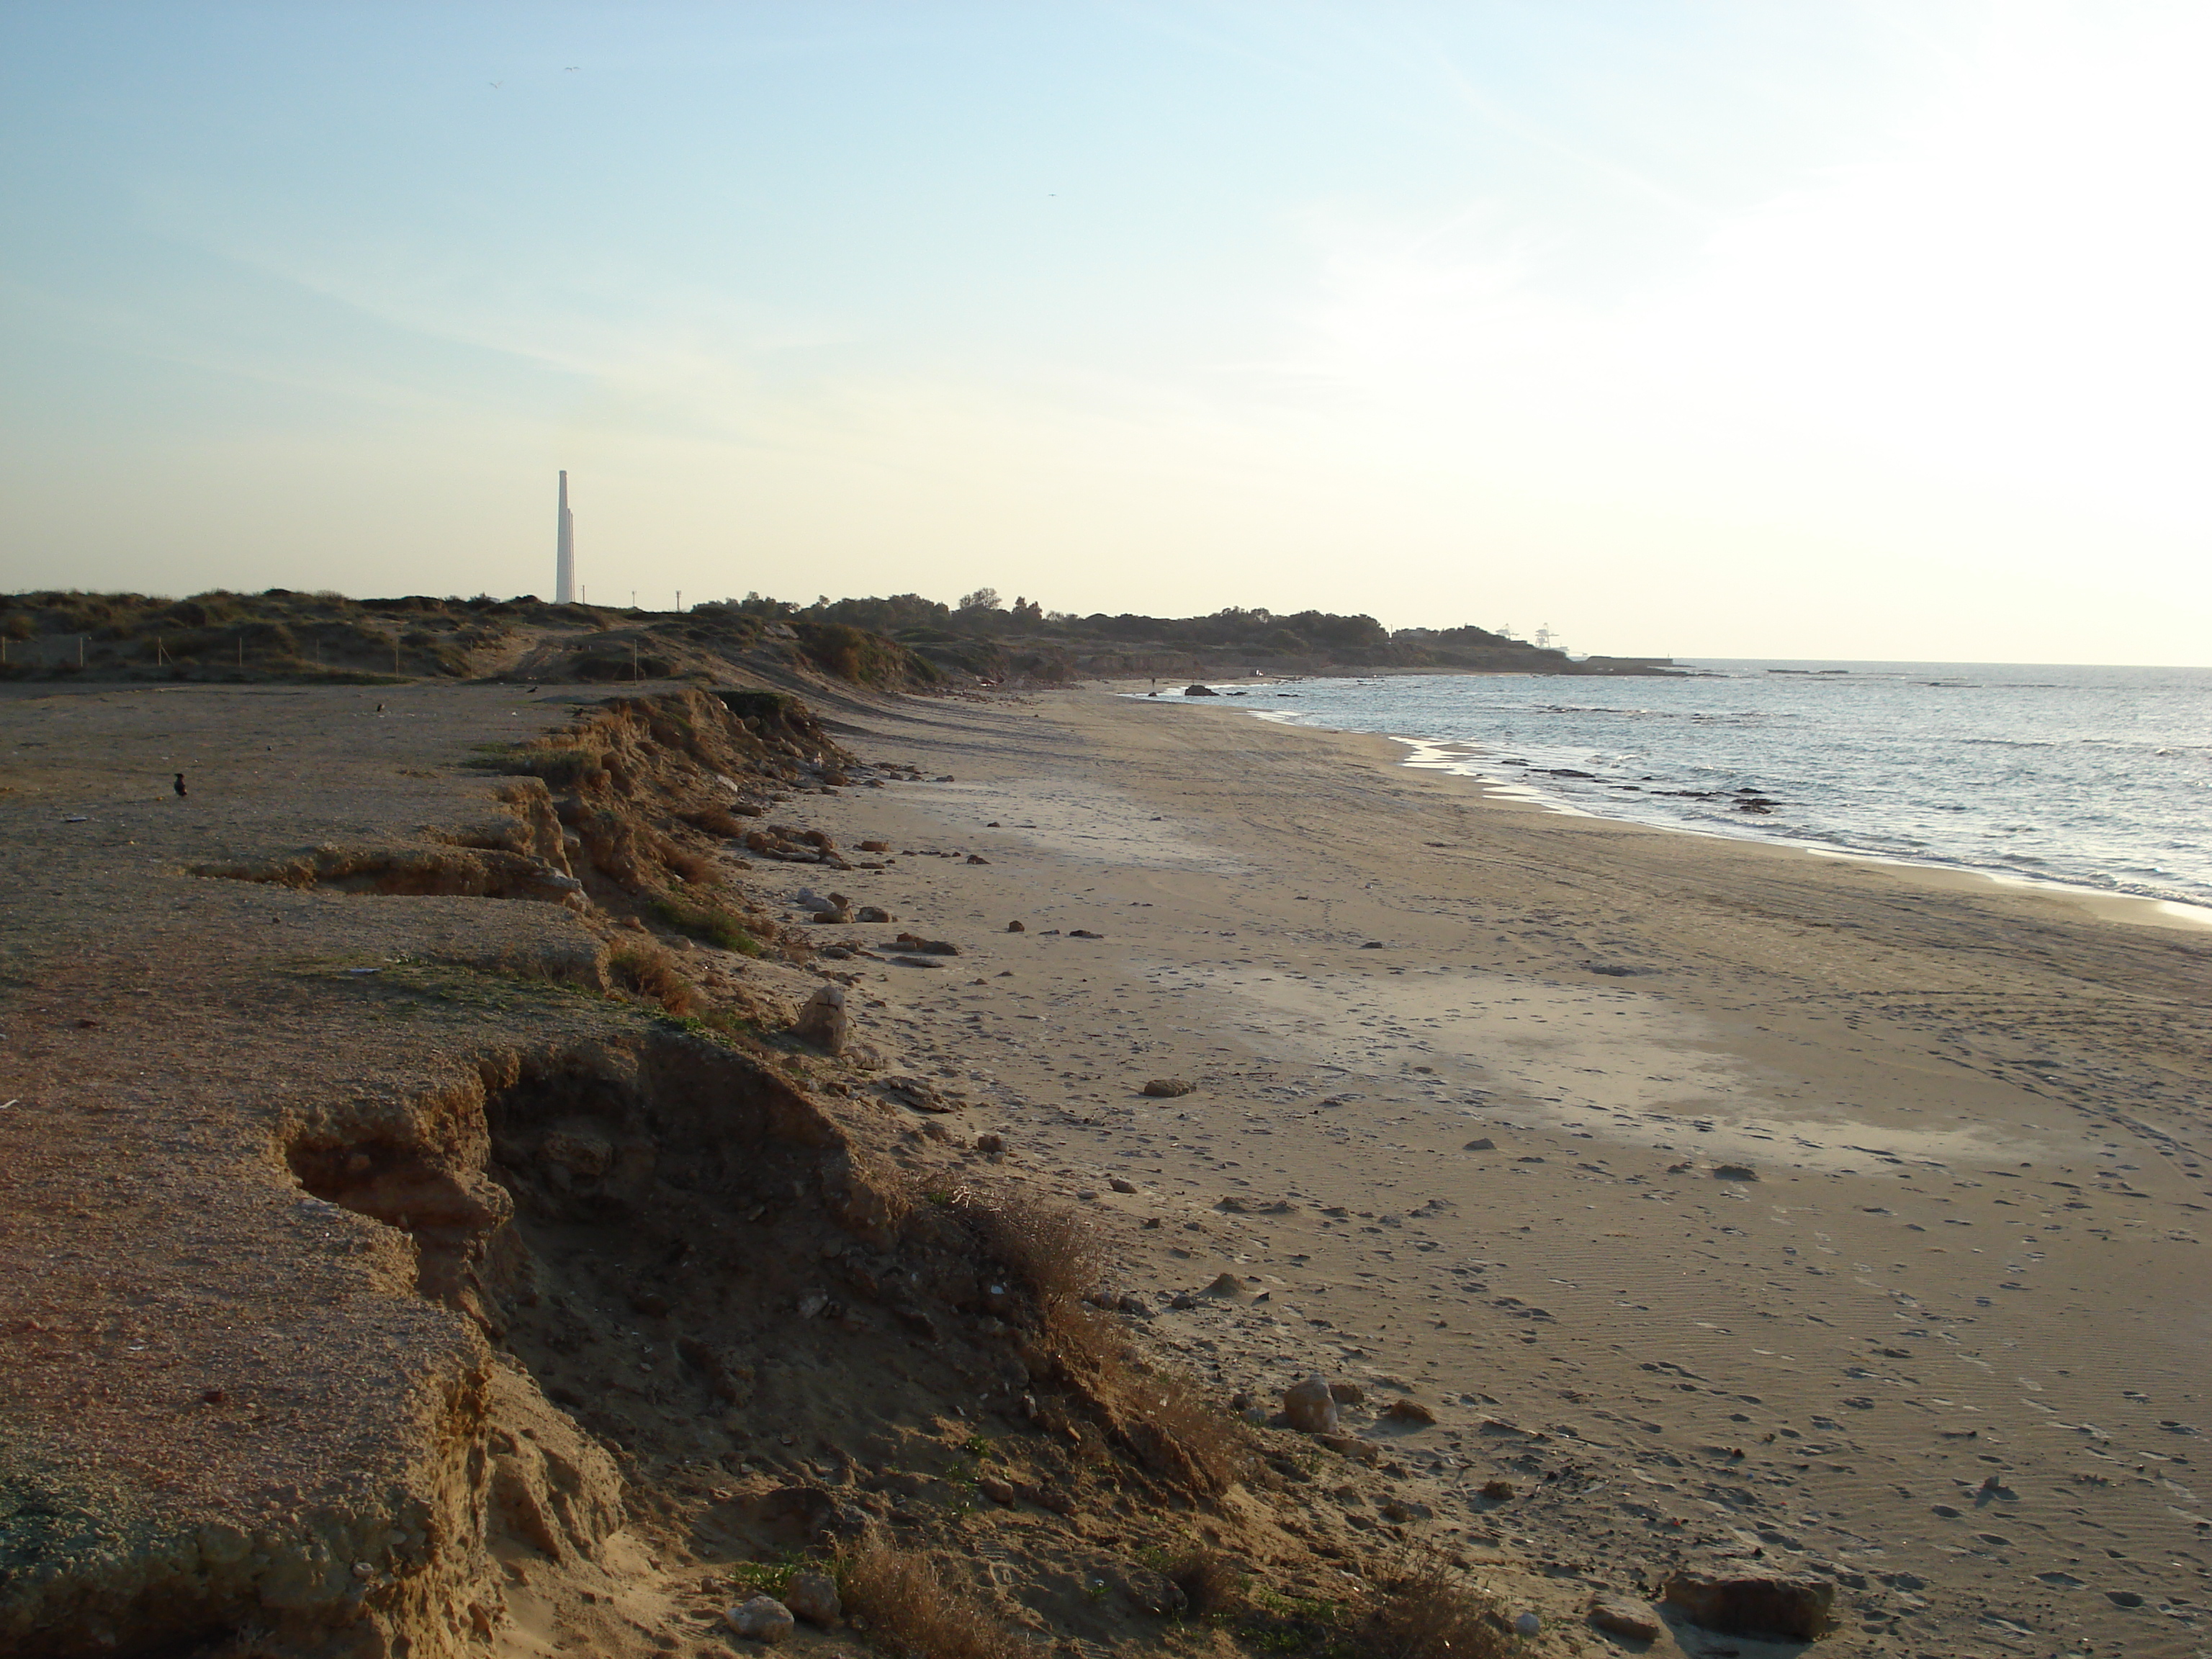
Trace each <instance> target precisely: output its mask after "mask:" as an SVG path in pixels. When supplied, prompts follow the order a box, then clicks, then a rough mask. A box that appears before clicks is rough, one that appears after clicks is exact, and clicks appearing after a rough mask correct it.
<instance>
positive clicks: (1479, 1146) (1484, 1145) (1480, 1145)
mask: <svg viewBox="0 0 2212 1659" xmlns="http://www.w3.org/2000/svg"><path fill="white" fill-rule="evenodd" d="M1497 1150H1498V1143H1497V1142H1496V1141H1494V1140H1492V1139H1491V1138H1490V1137H1489V1136H1488V1135H1483V1136H1480V1137H1479V1138H1478V1139H1474V1140H1470V1141H1468V1143H1467V1145H1466V1146H1462V1147H1461V1148H1460V1151H1462V1152H1496V1151H1497Z"/></svg>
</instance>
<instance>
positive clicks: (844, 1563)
mask: <svg viewBox="0 0 2212 1659" xmlns="http://www.w3.org/2000/svg"><path fill="white" fill-rule="evenodd" d="M837 1580H838V1592H839V1594H840V1595H842V1597H843V1599H844V1602H845V1609H846V1611H847V1612H848V1613H858V1614H859V1615H860V1617H861V1618H863V1619H865V1620H867V1621H868V1626H869V1634H870V1635H871V1636H872V1637H873V1638H875V1639H876V1640H877V1642H878V1644H880V1645H882V1646H884V1647H887V1648H890V1649H891V1650H894V1651H896V1652H898V1653H902V1654H904V1655H907V1656H908V1659H1023V1656H1024V1655H1025V1654H1026V1653H1027V1652H1028V1651H1029V1650H1028V1648H1027V1645H1026V1644H1024V1643H1023V1642H1021V1641H1019V1640H1018V1639H1017V1638H1015V1637H1014V1636H1013V1634H1012V1632H1009V1631H1007V1630H1006V1628H1005V1627H1004V1626H1001V1625H1000V1623H999V1621H998V1620H996V1619H995V1618H994V1617H993V1616H992V1614H991V1612H990V1610H989V1608H987V1607H985V1606H984V1605H983V1603H982V1601H981V1600H980V1599H979V1598H978V1597H977V1596H976V1595H975V1594H974V1593H973V1592H972V1591H970V1590H969V1589H967V1588H966V1587H964V1586H963V1585H959V1584H956V1583H949V1582H947V1580H946V1579H945V1577H944V1576H943V1575H942V1574H941V1573H939V1571H938V1570H937V1569H936V1568H935V1567H934V1566H933V1565H931V1564H930V1563H929V1561H928V1560H927V1559H925V1558H924V1557H922V1556H920V1555H916V1554H915V1553H911V1552H909V1551H906V1550H896V1549H891V1548H890V1547H887V1546H885V1545H883V1544H871V1545H864V1546H862V1547H860V1548H859V1549H857V1550H855V1551H854V1552H853V1553H850V1554H848V1555H846V1556H843V1557H842V1558H841V1559H839V1561H838V1563H837Z"/></svg>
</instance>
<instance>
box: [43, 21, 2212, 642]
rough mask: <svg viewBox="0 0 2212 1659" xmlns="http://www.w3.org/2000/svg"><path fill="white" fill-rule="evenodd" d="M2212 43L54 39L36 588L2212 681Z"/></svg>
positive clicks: (1160, 34)
mask: <svg viewBox="0 0 2212 1659" xmlns="http://www.w3.org/2000/svg"><path fill="white" fill-rule="evenodd" d="M2208 84H2212V6H2207V5H2205V4H2203V3H2190V4H2185V5H2179V6H2148V5H2133V4H2129V3H2125V0H2095V3H2090V4H2082V5H2078V6H2069V5H2063V4H2042V3H2035V0H2014V3H2002V4H1996V5H1986V6H1985V5H1966V4H1947V3H1944V0H1899V3H1895V4H1888V3H1881V4H1876V3H1865V4H1857V3H1845V0H1825V3H1824V0H1802V3H1795V0H1793V3H1776V0H1744V3H1730V0H1708V3H1667V0H1620V3H1607V0H1518V3H1489V0H1468V3H1460V4H1449V5H1446V4H1436V5H1419V4H1393V3H1389V0H1358V3H1345V4H1334V5H1331V4H1302V3H1297V0H1254V3H1210V0H1184V3H1156V0H1126V3H1082V0H1020V3H1006V4H954V3H932V0H896V3H894V0H883V3H875V4H865V5H845V4H837V3H805V4H767V3H760V4H747V3H737V4H720V5H684V4H677V3H655V4H638V3H625V4H621V5H586V4H569V5H562V4H555V3H531V4H515V5H494V4H468V3H462V0H441V3H437V4H429V5H419V6H417V5H405V4H398V3H392V0H375V3H362V4H352V5H349V4H343V3H272V4H260V5H236V4H216V3H191V0H161V3H158V4H142V5H112V4H101V3H93V0H66V3H40V0H12V3H10V4H9V5H8V6H6V7H5V8H4V9H0V143H4V146H5V155H6V157H7V165H6V166H5V167H4V168H0V214H4V219H0V226H4V229H0V586H4V587H9V588H21V587H27V586H85V587H110V586H130V587H137V588H140V589H145V590H149V591H153V592H167V593H178V594H181V593H187V592H195V591H197V590H200V589H203V588H206V587H210V586H231V587H263V586H271V585H281V586H290V587H325V586H328V587H336V588H339V589H342V590H343V591H345V592H352V593H356V594H362V593H383V592H433V593H452V592H458V593H464V594H465V593H473V592H478V591H489V592H495V593H500V594H507V593H514V592H526V591H529V592H539V593H550V589H551V584H552V548H553V483H554V471H555V469H556V467H562V466H565V467H567V468H568V470H569V473H570V478H571V484H572V489H573V492H574V505H575V509H576V515H577V525H578V532H577V539H578V547H579V554H580V567H581V575H582V580H584V581H585V582H586V584H587V586H588V587H589V590H590V594H591V597H592V599H603V600H613V601H617V602H627V601H628V599H629V592H630V591H631V590H632V589H633V588H635V590H636V591H637V592H638V596H639V598H640V599H641V601H643V602H647V603H653V604H659V605H667V604H669V603H671V601H672V598H673V594H674V592H675V590H676V589H678V588H681V589H682V590H683V591H684V595H685V597H686V599H690V600H696V599H707V598H718V597H721V596H723V595H726V594H732V593H743V592H745V591H747V590H748V589H753V588H757V589H760V590H762V591H764V592H771V593H775V594H778V595H780V596H782V597H786V598H795V599H802V600H804V599H812V598H813V597H814V596H815V595H816V594H817V593H823V592H827V593H829V594H832V595H836V594H843V593H868V592H902V591H907V590H916V591H920V592H924V593H927V594H931V595H933V596H934V597H938V598H941V599H951V598H954V597H956V596H957V594H958V593H960V592H963V591H964V590H966V589H968V588H970V587H974V586H979V585H982V584H986V583H987V584H989V585H992V586H996V587H997V588H999V589H1000V591H1001V592H1004V593H1006V595H1007V596H1008V597H1009V598H1011V597H1012V596H1013V595H1014V594H1016V593H1022V594H1026V595H1029V596H1031V597H1034V598H1036V599H1041V600H1042V601H1043V603H1044V604H1046V605H1048V606H1049V607H1051V608H1054V609H1064V610H1072V611H1093V610H1107V611H1122V610H1139V611H1156V612H1158V611H1170V612H1176V613H1183V612H1189V611H1210V610H1214V609H1218V608H1219V607H1220V606H1222V605H1232V604H1237V605H1267V606H1270V607H1272V608H1274V609H1277V610H1292V609H1299V608H1304V607H1306V606H1310V605H1315V606H1321V607H1323V608H1327V609H1332V610H1342V611H1370V612H1372V613H1373V614H1375V615H1376V616H1378V617H1382V618H1383V621H1385V622H1387V623H1391V624H1393V625H1394V626H1405V625H1407V624H1413V623H1431V624H1442V625H1449V624H1452V623H1462V622H1477V623H1484V624H1486V625H1491V626H1496V625H1498V624H1501V623H1510V624H1511V625H1513V626H1514V627H1516V628H1517V629H1520V630H1522V632H1524V633H1525V632H1528V631H1531V630H1533V629H1534V628H1535V627H1537V626H1538V625H1539V624H1541V623H1550V624H1551V625H1552V626H1553V628H1554V629H1557V630H1558V631H1559V634H1560V635H1562V636H1563V637H1564V639H1565V642H1566V643H1567V644H1568V645H1569V646H1571V647H1574V648H1577V649H1582V650H1591V651H1605V652H1617V653H1641V652H1656V653H1675V654H1681V655H1699V654H1703V655H1739V656H1806V657H1852V658H1922V659H1928V658H1933V659H2000V660H2013V661H2038V660H2042V661H2054V660H2055V661H2065V660H2071V661H2092V662H2113V663H2120V662H2154V663H2212V489H2208V487H2207V481H2208V479H2212V324H2208V314H2212V313H2208V306H2212V178H2208V173H2212V96H2208V94H2207V93H2206V91H2205V88H2206V87H2207V85H2208Z"/></svg>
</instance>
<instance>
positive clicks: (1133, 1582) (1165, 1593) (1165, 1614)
mask: <svg viewBox="0 0 2212 1659" xmlns="http://www.w3.org/2000/svg"><path fill="white" fill-rule="evenodd" d="M1115 1588H1116V1589H1119V1590H1120V1591H1121V1599H1122V1600H1123V1601H1127V1602H1128V1604H1129V1605H1130V1606H1131V1607H1135V1608H1136V1609H1137V1610H1138V1611H1139V1613H1151V1614H1152V1616H1153V1617H1154V1618H1156V1619H1172V1618H1173V1617H1174V1616H1175V1615H1176V1614H1177V1613H1181V1612H1182V1611H1183V1609H1184V1608H1185V1607H1188V1605H1189V1598H1188V1597H1187V1596H1186V1595H1184V1594H1183V1592H1182V1586H1181V1585H1179V1584H1177V1583H1176V1582H1175V1580H1173V1579H1172V1578H1170V1577H1167V1576H1166V1575H1164V1574H1163V1573H1158V1572H1155V1571H1152V1568H1150V1567H1144V1566H1139V1565H1137V1564H1136V1563H1135V1562H1127V1563H1125V1564H1124V1565H1121V1567H1120V1568H1118V1569H1117V1570H1116V1571H1115Z"/></svg>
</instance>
